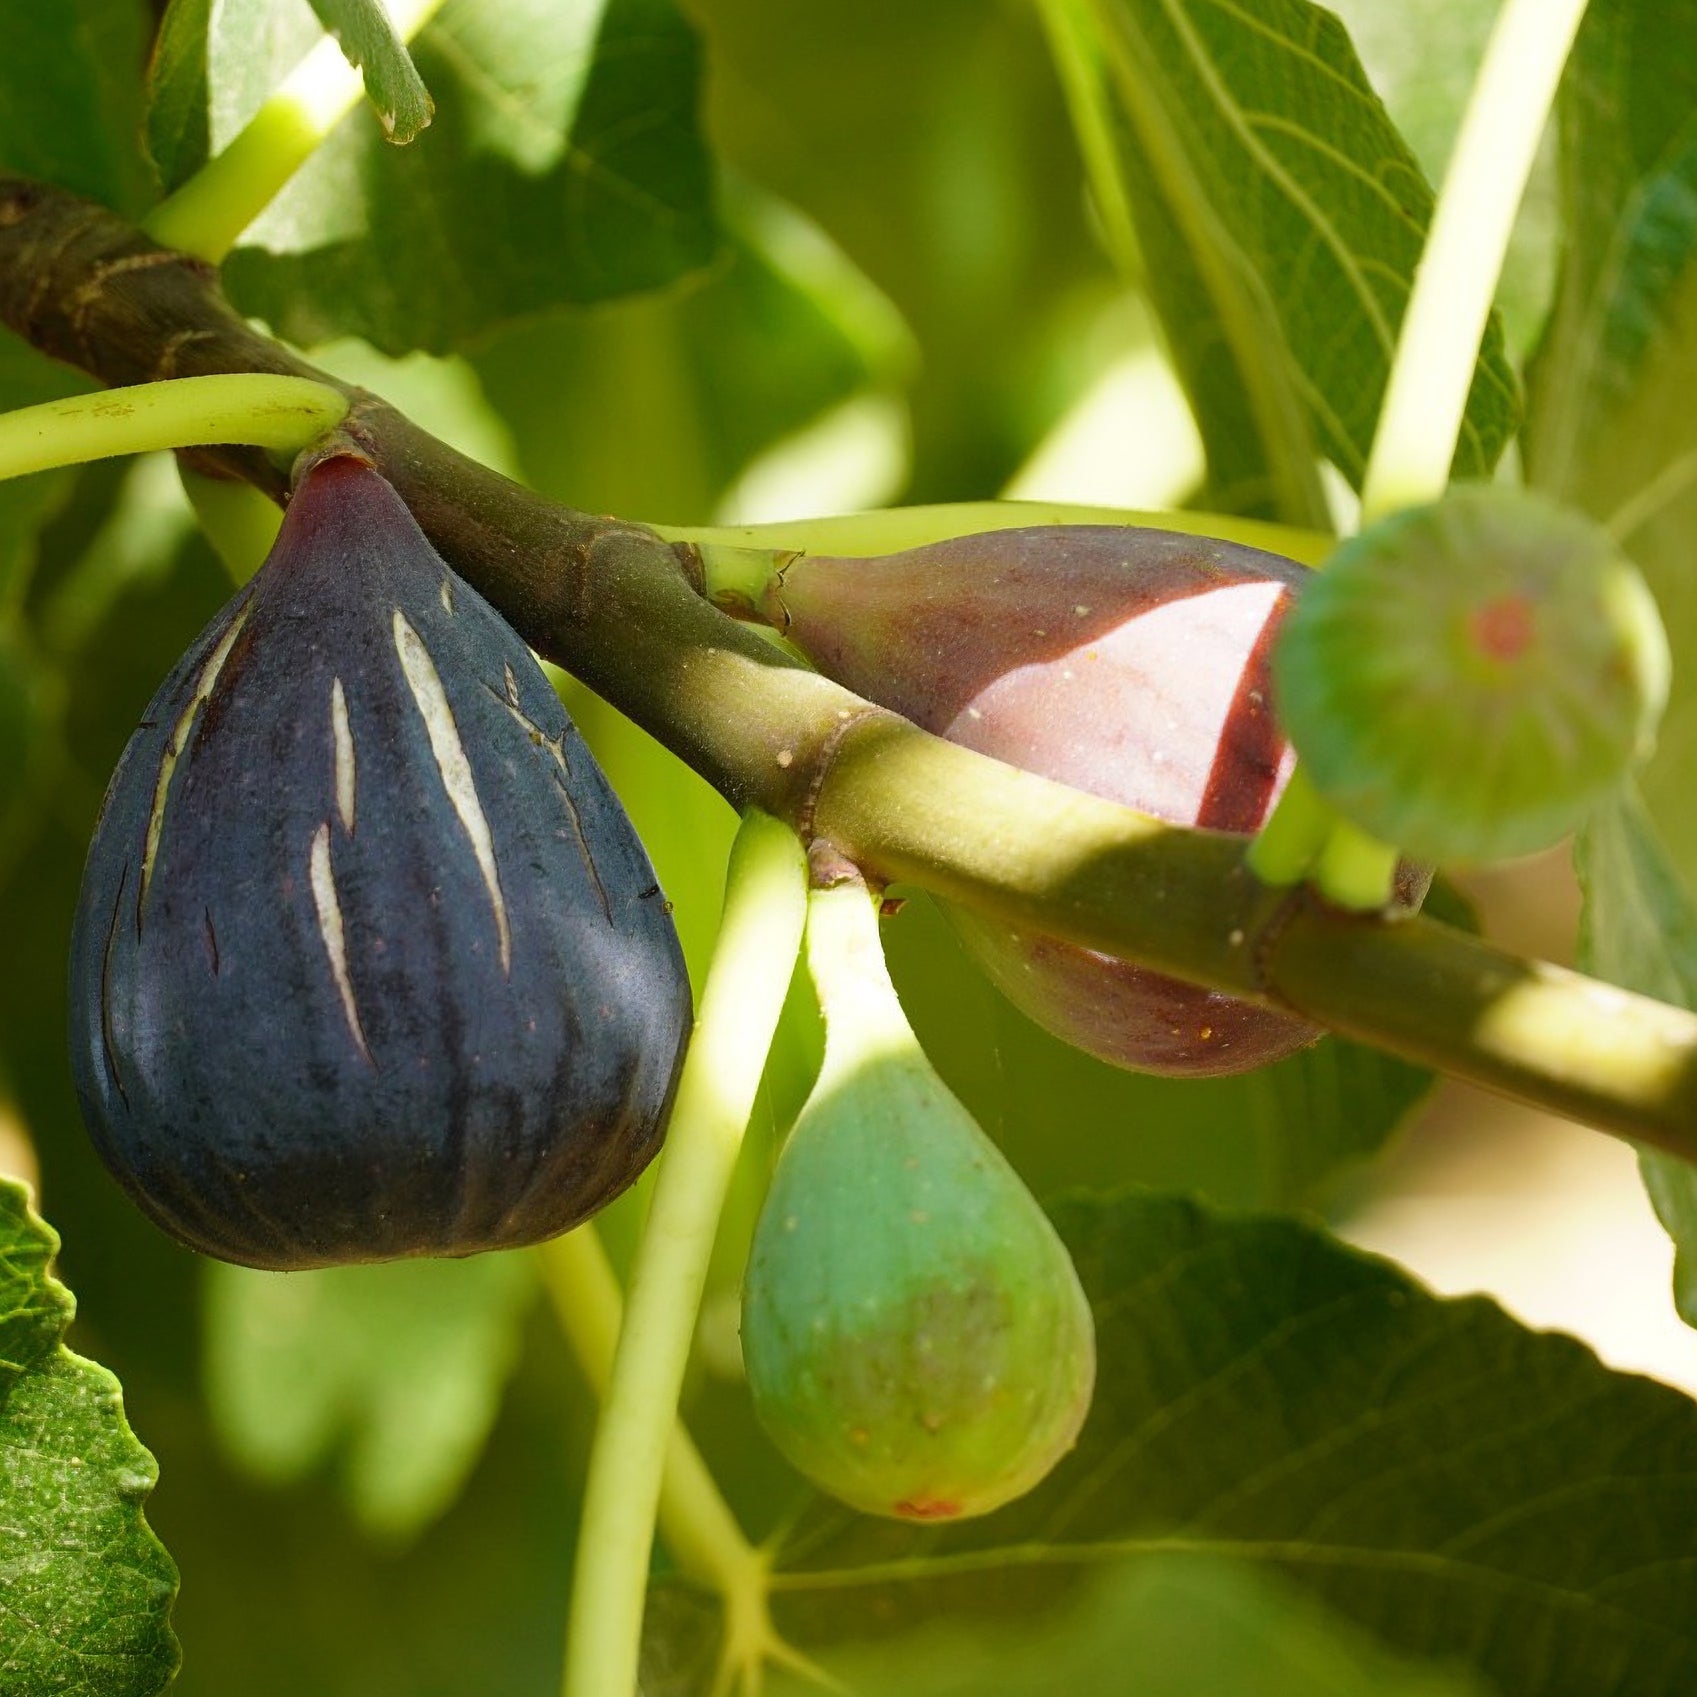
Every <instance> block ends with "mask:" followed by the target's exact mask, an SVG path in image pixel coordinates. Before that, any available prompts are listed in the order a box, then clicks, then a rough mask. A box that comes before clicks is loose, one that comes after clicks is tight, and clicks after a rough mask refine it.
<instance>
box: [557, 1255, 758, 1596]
mask: <svg viewBox="0 0 1697 1697" xmlns="http://www.w3.org/2000/svg"><path fill="white" fill-rule="evenodd" d="M539 1253H540V1254H541V1257H542V1267H543V1273H544V1283H545V1285H546V1288H547V1291H548V1296H549V1299H550V1301H551V1302H552V1303H553V1306H554V1312H555V1315H556V1317H557V1318H558V1320H559V1322H560V1329H561V1331H563V1332H564V1333H565V1335H566V1342H567V1343H568V1344H569V1345H570V1346H571V1350H572V1354H573V1355H574V1356H575V1357H576V1358H577V1363H578V1366H579V1368H580V1369H581V1370H582V1372H583V1376H584V1378H586V1379H587V1380H588V1381H589V1386H590V1389H591V1390H593V1391H594V1392H595V1395H596V1398H597V1399H598V1400H604V1399H605V1397H606V1395H607V1387H608V1385H609V1384H610V1383H611V1381H612V1376H613V1353H614V1350H615V1349H616V1347H617V1345H618V1341H619V1327H620V1325H621V1324H622V1323H623V1320H624V1296H623V1293H622V1292H621V1291H620V1289H619V1281H618V1276H617V1274H615V1273H614V1271H613V1266H612V1263H611V1262H610V1261H609V1260H608V1259H607V1251H606V1249H605V1247H604V1246H603V1245H602V1242H601V1237H600V1234H599V1233H598V1232H597V1231H596V1230H595V1227H594V1226H593V1225H582V1226H579V1227H578V1228H577V1230H576V1231H571V1232H567V1233H566V1235H565V1236H564V1237H557V1238H555V1239H554V1240H553V1241H552V1242H550V1243H545V1244H543V1245H542V1248H541V1250H540V1252H539ZM659 1522H660V1535H661V1537H662V1538H664V1539H665V1541H666V1548H667V1549H669V1550H670V1551H671V1552H672V1556H673V1558H674V1560H676V1562H677V1564H678V1566H679V1568H680V1569H681V1570H682V1571H683V1572H684V1573H685V1574H686V1575H687V1576H688V1577H689V1578H691V1579H693V1580H695V1581H697V1582H698V1583H700V1584H703V1585H710V1586H712V1587H713V1589H714V1590H716V1591H718V1592H719V1593H720V1594H721V1595H722V1596H724V1597H726V1598H727V1599H728V1598H731V1597H733V1596H734V1595H736V1594H738V1593H740V1592H741V1591H742V1590H743V1589H745V1588H746V1587H747V1586H748V1583H749V1578H750V1575H752V1574H755V1573H756V1572H757V1570H758V1569H759V1567H760V1564H761V1561H762V1557H761V1555H760V1553H759V1552H758V1551H757V1550H756V1549H755V1548H754V1546H753V1545H752V1544H750V1543H749V1541H748V1539H747V1538H745V1537H744V1536H743V1531H742V1528H741V1527H740V1526H739V1525H738V1524H737V1519H736V1516H735V1515H734V1514H732V1512H731V1509H730V1505H729V1504H728V1503H727V1502H726V1501H725V1499H724V1497H723V1496H722V1495H721V1494H720V1492H719V1487H718V1485H717V1484H716V1483H715V1481H714V1478H713V1474H712V1472H711V1470H710V1469H709V1468H708V1466H707V1463H706V1462H705V1461H704V1460H703V1459H702V1455H701V1452H700V1450H698V1449H697V1448H696V1447H695V1444H694V1443H693V1442H692V1441H691V1439H690V1436H689V1433H688V1431H687V1430H686V1429H685V1427H684V1424H683V1422H682V1421H681V1420H678V1421H675V1422H674V1423H673V1426H672V1431H671V1434H670V1436H669V1437H668V1438H667V1440H666V1461H665V1471H664V1473H663V1474H662V1476H661V1481H660V1503H659Z"/></svg>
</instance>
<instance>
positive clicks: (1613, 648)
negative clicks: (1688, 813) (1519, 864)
mask: <svg viewBox="0 0 1697 1697" xmlns="http://www.w3.org/2000/svg"><path fill="white" fill-rule="evenodd" d="M1668 672H1669V659H1668V645H1667V637H1666V635H1665V633H1664V632H1663V630H1662V625H1661V619H1660V617H1659V615H1658V614H1657V611H1656V605H1655V602H1654V600H1653V599H1652V598H1651V595H1650V591H1649V589H1648V587H1647V586H1646V585H1645V583H1644V580H1643V578H1642V577H1641V576H1640V575H1639V573H1638V570H1637V568H1636V567H1635V566H1634V565H1633V564H1632V562H1631V561H1630V560H1628V559H1627V558H1626V557H1625V556H1624V555H1623V554H1622V553H1621V552H1620V550H1619V548H1618V547H1617V545H1616V544H1615V542H1614V540H1613V538H1612V537H1610V535H1609V534H1608V532H1607V531H1605V530H1603V529H1601V528H1600V527H1599V526H1597V525H1595V524H1593V523H1592V522H1591V521H1590V520H1589V519H1587V518H1585V517H1583V516H1582V515H1580V514H1578V513H1574V512H1570V511H1568V510H1566V509H1565V508H1562V507H1558V506H1556V505H1555V504H1553V503H1552V502H1549V501H1546V500H1544V499H1542V498H1541V497H1539V496H1536V495H1531V494H1527V493H1524V492H1521V491H1515V490H1509V489H1501V488H1495V487H1491V486H1488V485H1473V486H1466V485H1463V486H1461V487H1458V488H1456V489H1452V490H1451V491H1450V492H1449V493H1448V494H1446V495H1445V496H1444V498H1443V499H1442V500H1440V501H1437V502H1434V503H1432V504H1431V505H1429V506H1424V507H1415V508H1410V509H1408V510H1407V511H1404V512H1400V513H1397V514H1395V515H1393V516H1392V517H1390V518H1388V519H1384V520H1382V521H1381V522H1379V523H1378V524H1375V525H1372V526H1370V527H1369V528H1368V529H1366V530H1364V531H1362V532H1361V533H1360V534H1359V535H1357V536H1355V537H1352V538H1351V539H1350V540H1349V541H1347V542H1345V543H1344V544H1343V545H1342V546H1341V547H1340V548H1339V549H1338V551H1337V553H1336V554H1335V555H1334V556H1333V557H1332V559H1331V561H1330V562H1329V563H1328V565H1327V567H1326V569H1325V570H1324V571H1323V572H1321V573H1319V574H1317V577H1316V580H1315V582H1314V584H1313V586H1312V587H1311V588H1310V589H1309V590H1308V592H1307V593H1306V594H1305V595H1304V596H1303V597H1302V600H1301V602H1300V603H1299V605H1298V606H1297V607H1296V608H1295V609H1294V610H1293V611H1292V613H1291V616H1290V617H1289V618H1288V619H1287V620H1286V621H1285V625H1284V629H1283V631H1282V632H1281V633H1280V636H1279V640H1278V643H1277V645H1276V648H1275V653H1274V661H1273V679H1274V688H1275V692H1276V699H1277V704H1278V709H1279V714H1280V717H1281V719H1282V721H1283V723H1284V725H1285V728H1286V730H1287V731H1288V733H1289V734H1290V736H1291V739H1292V741H1293V742H1294V743H1295V745H1296V747H1297V749H1298V751H1299V753H1300V754H1301V757H1302V760H1303V764H1304V769H1305V770H1306V771H1307V772H1308V774H1309V775H1310V777H1311V778H1312V779H1313V782H1314V786H1315V788H1316V789H1317V790H1318V791H1319V792H1320V793H1321V795H1323V796H1324V797H1325V798H1326V800H1327V801H1329V802H1330V803H1331V804H1332V805H1333V806H1334V807H1336V808H1337V809H1338V811H1339V812H1340V813H1342V814H1343V815H1344V816H1345V817H1346V818H1348V819H1350V820H1352V821H1353V822H1354V823H1355V824H1357V825H1359V826H1360V827H1361V828H1362V829H1363V830H1365V831H1367V832H1369V833H1371V834H1372V835H1373V836H1375V837H1377V838H1379V839H1380V840H1381V841H1382V842H1390V843H1396V844H1397V845H1398V846H1399V847H1400V848H1402V849H1403V850H1404V851H1405V852H1407V853H1409V854H1412V855H1414V856H1415V857H1417V858H1419V859H1423V860H1451V861H1454V860H1462V861H1488V860H1500V859H1506V858H1509V857H1511V856H1514V855H1520V854H1528V853H1531V852H1532V851H1534V850H1536V849H1541V848H1547V847H1549V846H1550V845H1551V844H1552V843H1554V842H1556V841H1558V840H1559V839H1560V838H1561V837H1563V836H1565V835H1566V834H1567V832H1568V831H1570V830H1572V829H1573V827H1574V826H1575V825H1577V824H1578V823H1579V822H1580V820H1581V819H1582V818H1583V817H1584V816H1585V814H1586V813H1587V812H1589V811H1590V809H1591V808H1592V807H1593V806H1595V805H1596V803H1597V802H1598V801H1600V800H1601V799H1602V798H1603V797H1604V796H1606V795H1607V794H1608V792H1609V791H1610V790H1611V789H1613V788H1614V786H1615V785H1616V784H1618V783H1619V782H1620V780H1621V779H1622V778H1623V777H1624V776H1625V775H1626V773H1627V772H1628V771H1630V769H1631V768H1632V766H1633V765H1634V764H1635V763H1636V762H1637V761H1638V760H1640V759H1641V758H1642V757H1643V756H1644V755H1645V754H1646V753H1647V752H1648V750H1649V747H1650V744H1651V742H1652V740H1653V738H1654V734H1655V727H1656V724H1657V721H1658V720H1659V718H1660V716H1661V711H1662V707H1663V705H1664V704H1665V702H1666V699H1667V689H1668Z"/></svg>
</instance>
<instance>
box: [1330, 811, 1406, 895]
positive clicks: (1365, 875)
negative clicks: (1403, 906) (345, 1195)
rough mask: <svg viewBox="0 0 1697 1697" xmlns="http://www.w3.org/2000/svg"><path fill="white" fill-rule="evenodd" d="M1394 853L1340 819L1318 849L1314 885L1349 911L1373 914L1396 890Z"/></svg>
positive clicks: (1391, 849)
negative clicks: (1323, 844) (1318, 854)
mask: <svg viewBox="0 0 1697 1697" xmlns="http://www.w3.org/2000/svg"><path fill="white" fill-rule="evenodd" d="M1396 863H1397V852H1396V850H1395V849H1393V848H1389V847H1387V846H1386V845H1385V844H1384V843H1381V842H1379V841H1378V840H1377V839H1376V838H1374V837H1370V836H1368V834H1367V833H1366V832H1365V831H1363V830H1362V829H1361V828H1360V827H1359V826H1357V825H1352V824H1351V823H1350V822H1349V820H1347V819H1340V820H1339V821H1338V822H1337V823H1336V824H1335V825H1334V826H1333V827H1332V829H1331V833H1330V835H1329V836H1328V837H1327V838H1326V844H1325V847H1324V848H1322V849H1321V850H1320V859H1319V861H1318V863H1317V864H1316V865H1315V868H1314V887H1315V888H1316V889H1317V890H1319V892H1320V893H1321V894H1322V895H1323V896H1325V897H1326V899H1327V900H1328V901H1331V902H1333V903H1335V904H1336V905H1337V906H1338V907H1341V908H1347V909H1348V910H1349V911H1350V912H1352V913H1377V912H1378V911H1379V910H1380V909H1382V908H1386V907H1389V906H1390V904H1391V898H1392V896H1393V895H1394V894H1395V893H1396Z"/></svg>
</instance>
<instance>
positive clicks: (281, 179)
mask: <svg viewBox="0 0 1697 1697" xmlns="http://www.w3.org/2000/svg"><path fill="white" fill-rule="evenodd" d="M387 5H388V11H389V17H390V19H391V21H392V22H393V24H394V26H395V30H396V32H397V33H398V34H399V35H400V36H401V38H402V39H403V40H406V41H410V40H411V39H412V37H413V36H414V35H416V34H417V33H418V31H419V30H420V29H422V28H423V27H424V25H425V23H426V22H427V21H428V20H429V19H430V17H431V16H432V15H433V14H434V13H435V12H436V11H437V10H438V9H439V8H440V7H441V5H442V0H387ZM364 86H365V85H364V80H363V78H362V77H361V75H360V73H359V72H358V71H357V70H355V69H354V67H353V66H352V65H350V64H349V63H348V61H347V58H346V56H345V55H344V54H343V52H342V49H341V47H340V46H339V45H338V44H337V43H336V42H335V41H334V40H333V39H332V38H331V37H329V36H325V38H324V39H323V40H322V41H320V42H319V43H318V45H317V46H316V47H314V48H313V49H312V51H311V52H310V53H308V54H307V56H306V57H305V58H304V59H302V60H301V62H300V63H299V64H298V65H297V66H296V67H295V68H294V70H293V71H291V72H290V73H289V75H288V77H287V78H286V79H285V80H284V82H283V84H282V86H281V87H280V88H278V90H277V91H276V93H274V94H273V95H271V96H270V97H269V98H268V99H267V100H266V102H265V104H264V105H263V106H261V107H260V108H259V110H258V111H257V112H255V113H254V115H253V116H252V117H251V118H250V119H249V120H248V122H247V123H246V125H245V126H244V127H243V128H242V129H241V130H240V131H238V132H237V134H236V135H235V136H234V137H233V138H232V140H231V141H230V144H229V146H227V147H226V148H225V149H224V150H223V151H222V152H221V153H218V154H216V155H215V156H214V157H213V158H211V159H209V160H207V162H206V163H205V164H204V165H203V166H201V168H200V169H199V170H198V171H196V172H195V174H194V175H193V176H192V177H190V178H189V180H188V181H187V182H186V183H184V184H183V186H182V187H181V188H179V189H178V190H177V191H176V193H175V194H172V195H168V196H167V197H166V198H165V199H164V200H162V201H160V203H159V204H158V205H157V206H156V207H154V209H153V210H152V212H150V213H149V214H148V216H147V218H146V219H145V220H144V221H143V224H142V228H143V229H145V230H146V231H147V233H148V234H149V235H150V236H152V237H153V239H154V240H155V241H156V242H161V243H163V244H164V245H165V246H166V247H174V248H176V249H177V250H178V251H179V252H181V253H192V254H194V255H195V256H196V257H197V258H200V259H206V260H210V261H212V262H213V263H214V264H216V263H217V262H218V261H219V260H221V259H223V257H224V256H225V254H227V253H228V252H229V251H230V249H231V248H233V247H234V246H235V245H236V241H237V238H238V237H239V236H240V235H241V233H242V231H243V230H245V229H246V228H247V227H248V225H249V224H251V223H252V222H253V221H254V219H255V218H257V217H258V216H259V215H260V213H262V212H263V211H264V210H265V208H266V207H267V206H269V205H270V204H271V202H272V201H273V200H274V199H275V198H276V196H277V193H278V191H279V190H280V189H281V188H282V187H283V185H284V184H285V183H286V182H288V180H289V178H291V177H292V176H293V175H294V174H295V172H296V171H298V170H299V169H300V168H301V166H302V165H304V164H305V163H306V162H307V160H308V159H310V158H311V157H312V155H313V152H314V151H315V150H316V149H317V148H318V146H319V145H320V143H322V142H323V141H324V139H325V138H326V137H327V136H328V135H329V134H330V132H331V131H332V130H333V129H335V127H336V126H337V125H338V124H339V123H340V122H341V121H342V119H343V118H345V117H346V116H347V115H348V113H349V112H350V111H351V110H352V109H353V107H354V105H355V104H356V103H357V102H358V100H359V97H360V93H361V90H362V89H363V88H364Z"/></svg>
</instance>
